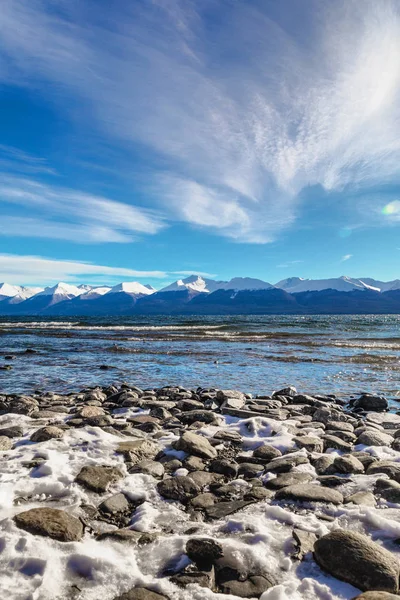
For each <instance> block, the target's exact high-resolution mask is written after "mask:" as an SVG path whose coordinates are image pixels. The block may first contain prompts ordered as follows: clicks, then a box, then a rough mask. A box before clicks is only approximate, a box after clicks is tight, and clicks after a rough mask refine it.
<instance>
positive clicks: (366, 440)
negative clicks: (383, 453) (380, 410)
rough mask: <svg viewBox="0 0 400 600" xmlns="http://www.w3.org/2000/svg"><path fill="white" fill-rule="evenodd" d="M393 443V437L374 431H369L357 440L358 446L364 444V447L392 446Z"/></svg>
mask: <svg viewBox="0 0 400 600" xmlns="http://www.w3.org/2000/svg"><path fill="white" fill-rule="evenodd" d="M392 442H393V438H392V436H391V435H387V434H386V433H382V432H380V431H375V430H374V429H367V430H366V431H364V432H363V433H362V434H361V435H359V436H358V439H357V444H363V445H364V446H390V445H391V443H392Z"/></svg>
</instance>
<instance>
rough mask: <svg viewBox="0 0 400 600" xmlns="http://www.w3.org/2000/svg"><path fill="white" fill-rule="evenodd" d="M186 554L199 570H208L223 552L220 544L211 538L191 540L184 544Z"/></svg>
mask: <svg viewBox="0 0 400 600" xmlns="http://www.w3.org/2000/svg"><path fill="white" fill-rule="evenodd" d="M186 554H187V555H188V557H189V558H190V560H191V561H193V562H194V563H196V565H197V567H198V568H199V569H210V567H211V565H213V564H214V563H215V561H216V560H217V559H218V558H221V557H222V556H223V555H224V552H223V549H222V546H221V544H219V543H218V542H216V541H215V540H213V539H211V538H192V539H191V540H188V542H187V543H186Z"/></svg>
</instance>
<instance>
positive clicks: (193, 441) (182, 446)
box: [174, 431, 218, 458]
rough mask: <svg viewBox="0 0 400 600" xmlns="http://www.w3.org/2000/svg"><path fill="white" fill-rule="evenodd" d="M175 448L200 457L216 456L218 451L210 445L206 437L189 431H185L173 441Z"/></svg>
mask: <svg viewBox="0 0 400 600" xmlns="http://www.w3.org/2000/svg"><path fill="white" fill-rule="evenodd" d="M174 447H175V449H176V450H183V451H184V452H187V453H188V454H194V455H195V456H200V458H217V456H218V452H217V451H216V449H215V448H214V447H213V446H211V444H210V442H209V441H208V439H207V438H205V437H204V436H202V435H198V434H197V433H192V432H191V431H185V433H184V434H183V435H182V436H181V437H180V438H179V440H178V441H177V442H175V444H174Z"/></svg>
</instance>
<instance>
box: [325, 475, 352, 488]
mask: <svg viewBox="0 0 400 600" xmlns="http://www.w3.org/2000/svg"><path fill="white" fill-rule="evenodd" d="M317 481H319V482H320V484H321V485H325V486H326V487H337V486H338V485H343V484H344V483H349V481H351V479H348V478H347V477H339V475H320V476H319V477H317Z"/></svg>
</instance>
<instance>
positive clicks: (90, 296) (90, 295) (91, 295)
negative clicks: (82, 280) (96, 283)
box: [79, 286, 111, 300]
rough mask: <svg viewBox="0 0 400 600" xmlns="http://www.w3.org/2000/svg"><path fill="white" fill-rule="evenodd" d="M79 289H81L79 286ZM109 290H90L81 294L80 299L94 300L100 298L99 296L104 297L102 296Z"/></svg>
mask: <svg viewBox="0 0 400 600" xmlns="http://www.w3.org/2000/svg"><path fill="white" fill-rule="evenodd" d="M79 287H81V286H79ZM110 290H111V288H110V287H98V288H91V289H89V290H88V291H87V292H85V293H84V294H81V295H80V298H81V299H82V300H96V298H100V296H104V294H108V292H109V291H110Z"/></svg>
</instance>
